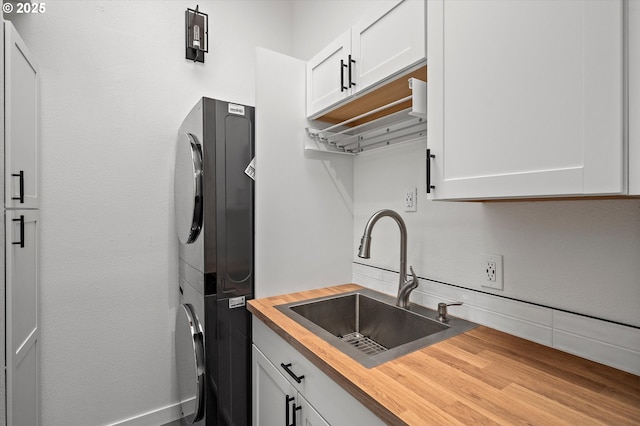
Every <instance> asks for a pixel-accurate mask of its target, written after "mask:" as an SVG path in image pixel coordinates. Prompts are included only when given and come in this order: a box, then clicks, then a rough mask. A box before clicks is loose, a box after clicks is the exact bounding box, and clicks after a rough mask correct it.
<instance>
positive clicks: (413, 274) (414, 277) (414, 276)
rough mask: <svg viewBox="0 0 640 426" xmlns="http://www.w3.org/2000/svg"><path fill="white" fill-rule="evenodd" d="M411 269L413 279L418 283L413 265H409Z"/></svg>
mask: <svg viewBox="0 0 640 426" xmlns="http://www.w3.org/2000/svg"><path fill="white" fill-rule="evenodd" d="M409 271H411V276H412V277H413V279H412V281H413V282H414V283H415V284H416V285H418V277H417V276H416V273H415V272H413V266H409Z"/></svg>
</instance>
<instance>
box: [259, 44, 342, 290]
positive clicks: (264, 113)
mask: <svg viewBox="0 0 640 426" xmlns="http://www.w3.org/2000/svg"><path fill="white" fill-rule="evenodd" d="M257 64H258V68H257V71H258V75H257V82H256V196H255V210H256V234H255V252H256V261H255V279H256V281H255V282H256V290H255V296H256V297H258V298H259V297H267V296H273V295H277V294H284V293H291V292H294V291H302V290H309V289H313V288H318V287H326V286H327V284H338V283H340V284H342V283H348V282H350V281H351V276H352V268H351V250H350V249H351V236H352V235H353V158H352V157H351V156H346V155H332V154H325V153H308V152H305V150H304V149H303V141H304V138H305V127H307V126H308V125H309V123H308V121H307V119H306V114H305V91H306V85H305V82H306V62H304V61H302V60H299V59H295V58H291V57H290V56H285V55H282V54H279V53H274V52H272V51H269V50H266V49H258V52H257Z"/></svg>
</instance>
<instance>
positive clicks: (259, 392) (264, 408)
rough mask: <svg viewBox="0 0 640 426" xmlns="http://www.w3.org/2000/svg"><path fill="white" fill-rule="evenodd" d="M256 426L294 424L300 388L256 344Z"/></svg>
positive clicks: (254, 406)
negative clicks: (294, 385)
mask: <svg viewBox="0 0 640 426" xmlns="http://www.w3.org/2000/svg"><path fill="white" fill-rule="evenodd" d="M251 364H252V374H253V386H252V389H253V426H273V425H291V424H293V423H294V421H293V416H294V415H297V411H299V410H297V411H296V410H295V407H297V405H296V404H297V399H296V397H297V394H298V392H297V391H296V389H295V388H294V387H293V386H291V384H290V383H289V381H288V380H287V379H285V378H284V376H283V375H282V374H280V372H279V371H278V370H277V369H276V368H275V367H274V366H273V364H271V362H270V361H269V360H268V359H267V358H266V357H265V356H264V355H263V353H262V352H260V350H259V349H258V348H257V347H256V346H255V345H254V346H253V348H252V361H251Z"/></svg>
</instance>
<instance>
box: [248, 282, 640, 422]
mask: <svg viewBox="0 0 640 426" xmlns="http://www.w3.org/2000/svg"><path fill="white" fill-rule="evenodd" d="M359 288H362V287H360V286H358V285H356V284H344V285H341V286H335V287H327V288H323V289H318V290H310V291H304V292H300V293H292V294H287V295H282V296H274V297H269V298H263V299H256V300H251V301H250V302H249V304H248V309H249V311H250V312H251V313H252V314H254V315H255V316H256V317H257V318H259V319H260V320H261V321H263V322H264V323H265V324H267V325H268V326H269V327H270V328H271V329H273V330H274V331H275V332H276V333H278V334H279V335H280V336H281V337H282V338H284V339H285V340H286V341H287V342H289V343H290V344H291V345H292V346H293V347H295V348H296V349H297V350H298V351H300V352H301V353H302V354H304V355H305V356H306V357H307V358H308V359H309V360H310V361H311V362H313V363H314V364H315V365H316V366H317V367H318V368H320V369H321V370H322V371H323V372H324V373H325V374H327V375H328V376H329V377H331V378H332V379H333V380H335V381H336V382H337V383H338V384H340V385H341V386H342V387H343V388H344V389H345V390H347V392H349V393H350V394H351V395H353V396H354V397H355V398H356V399H358V400H359V401H360V402H362V403H363V404H364V405H365V406H366V407H368V408H369V409H370V410H371V411H373V412H374V413H375V414H376V415H378V416H379V417H380V418H381V419H383V420H384V421H385V422H387V423H389V424H393V425H402V424H409V425H425V424H446V425H456V424H459V425H469V424H476V423H482V424H540V425H552V424H553V425H555V424H571V425H591V424H609V425H640V377H639V376H636V375H633V374H630V373H626V372H623V371H620V370H616V369H614V368H611V367H607V366H605V365H602V364H598V363H595V362H592V361H589V360H586V359H583V358H579V357H577V356H574V355H571V354H567V353H565V352H561V351H558V350H556V349H553V348H549V347H546V346H542V345H539V344H537V343H533V342H530V341H528V340H524V339H521V338H518V337H515V336H511V335H509V334H506V333H502V332H500V331H496V330H494V329H491V328H488V327H484V326H480V327H478V328H475V329H473V330H471V331H469V332H467V333H464V334H462V335H458V336H456V337H453V338H451V339H449V340H446V341H444V342H441V343H437V344H435V345H432V346H429V347H426V348H424V349H421V350H419V351H416V352H413V353H411V354H408V355H405V356H403V357H401V358H398V359H396V360H393V361H389V362H387V363H384V364H382V365H379V366H377V367H374V368H371V369H367V368H365V367H363V366H362V365H360V364H359V363H358V362H356V361H354V360H352V359H351V358H350V357H348V356H347V355H345V354H343V353H342V352H340V351H339V350H337V349H335V348H334V347H333V346H331V345H330V344H329V343H327V342H325V341H324V340H322V339H321V338H319V337H317V336H315V335H314V334H313V333H311V332H310V331H308V330H307V329H306V328H304V327H303V326H301V325H299V324H298V323H297V322H295V321H294V320H292V319H290V318H288V317H287V316H285V315H284V314H282V313H281V312H280V311H278V310H277V309H275V308H274V306H276V305H280V304H283V303H289V302H295V301H300V300H306V299H311V298H314V297H321V296H327V295H332V294H338V293H342V292H345V291H351V290H357V289H359Z"/></svg>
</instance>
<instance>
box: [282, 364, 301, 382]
mask: <svg viewBox="0 0 640 426" xmlns="http://www.w3.org/2000/svg"><path fill="white" fill-rule="evenodd" d="M280 367H282V368H284V371H286V372H287V373H289V375H290V376H291V377H293V380H295V381H296V382H298V383H302V379H304V376H296V374H295V373H294V372H293V371H291V369H289V367H291V363H289V364H285V363H284V362H281V363H280Z"/></svg>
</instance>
